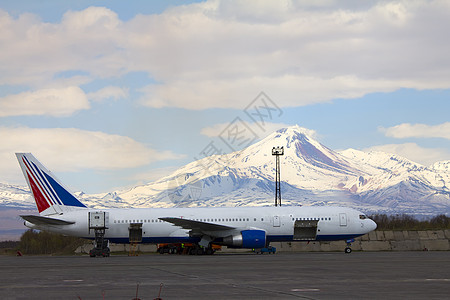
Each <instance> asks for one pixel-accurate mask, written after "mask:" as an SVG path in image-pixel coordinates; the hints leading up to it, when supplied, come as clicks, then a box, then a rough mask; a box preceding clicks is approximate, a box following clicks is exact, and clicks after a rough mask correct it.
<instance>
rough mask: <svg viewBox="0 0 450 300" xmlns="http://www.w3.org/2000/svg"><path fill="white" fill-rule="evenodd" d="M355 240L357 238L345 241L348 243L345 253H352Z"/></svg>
mask: <svg viewBox="0 0 450 300" xmlns="http://www.w3.org/2000/svg"><path fill="white" fill-rule="evenodd" d="M354 241H355V239H350V240H346V241H345V242H346V243H347V247H345V250H344V252H345V253H352V248H350V247H351V246H352V243H353V242H354Z"/></svg>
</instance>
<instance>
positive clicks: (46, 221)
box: [20, 215, 75, 225]
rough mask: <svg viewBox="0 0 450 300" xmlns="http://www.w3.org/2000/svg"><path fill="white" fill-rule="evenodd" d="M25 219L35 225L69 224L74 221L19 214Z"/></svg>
mask: <svg viewBox="0 0 450 300" xmlns="http://www.w3.org/2000/svg"><path fill="white" fill-rule="evenodd" d="M20 217H21V218H22V219H24V220H25V221H28V222H30V223H33V224H35V225H71V224H75V222H69V221H64V220H60V219H54V218H48V217H41V216H35V215H23V216H20Z"/></svg>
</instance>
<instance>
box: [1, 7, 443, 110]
mask: <svg viewBox="0 0 450 300" xmlns="http://www.w3.org/2000/svg"><path fill="white" fill-rule="evenodd" d="M359 2H360V1H356V2H348V3H341V2H334V1H320V2H317V1H314V3H308V2H304V1H299V2H297V1H277V2H276V4H274V3H269V2H264V1H240V0H236V1H220V0H216V1H206V2H201V3H193V4H189V5H182V6H177V7H172V8H170V9H167V10H166V11H164V12H162V13H161V14H155V15H142V14H139V15H136V16H135V17H134V18H132V19H130V20H127V21H121V20H120V19H119V17H118V15H117V13H115V12H114V11H112V10H110V9H108V8H105V7H89V8H87V9H85V10H81V11H69V12H67V13H65V14H64V16H63V17H62V19H61V22H59V23H46V22H43V21H41V20H40V19H39V18H37V17H36V16H35V15H32V14H23V15H20V16H19V17H18V18H13V17H12V16H10V15H9V14H7V13H6V12H1V11H0V27H1V28H2V31H1V33H0V40H1V45H2V51H1V52H0V61H1V62H2V63H1V64H0V85H25V86H32V87H40V86H48V85H49V83H51V82H53V81H54V80H56V79H57V77H58V76H57V75H58V74H61V73H64V72H70V71H80V72H81V73H82V74H84V75H83V78H82V79H78V80H87V78H89V79H90V80H95V79H98V78H100V79H105V78H120V77H121V76H123V75H124V74H127V73H129V72H144V73H147V74H148V76H149V78H151V79H153V80H154V81H156V82H157V84H151V85H147V86H146V87H145V88H144V89H143V90H142V92H143V94H144V95H143V97H142V98H141V99H140V102H141V103H143V104H144V105H147V106H150V107H166V106H168V107H183V108H188V109H206V108H214V107H224V108H239V109H241V108H242V104H241V103H242V101H248V99H253V98H254V97H255V95H257V94H258V93H259V92H260V91H262V90H264V91H265V92H266V93H267V94H269V95H271V96H272V97H273V98H274V99H277V104H278V105H280V106H285V107H286V106H301V105H308V104H312V103H318V102H327V101H331V100H332V99H336V98H355V97H361V96H363V95H365V94H368V93H373V92H390V91H394V90H396V89H399V88H412V89H435V88H450V56H448V52H449V49H450V40H449V39H443V38H442V37H443V36H447V28H449V27H450V3H448V2H446V1H426V0H418V1H399V2H386V1H370V2H369V1H363V2H364V3H359Z"/></svg>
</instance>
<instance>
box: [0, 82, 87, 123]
mask: <svg viewBox="0 0 450 300" xmlns="http://www.w3.org/2000/svg"><path fill="white" fill-rule="evenodd" d="M89 107H90V105H89V101H88V100H87V97H86V95H85V93H84V92H83V91H82V90H81V89H80V88H79V87H75V86H71V87H66V88H59V89H42V90H37V91H33V92H23V93H20V94H16V95H8V96H5V97H3V98H0V117H8V116H26V115H27V116H30V115H50V116H54V117H62V116H69V115H71V114H73V113H75V112H77V111H79V110H83V109H89Z"/></svg>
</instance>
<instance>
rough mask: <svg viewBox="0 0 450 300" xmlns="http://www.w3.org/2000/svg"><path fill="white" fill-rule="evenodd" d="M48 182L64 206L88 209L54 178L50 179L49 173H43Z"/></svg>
mask: <svg viewBox="0 0 450 300" xmlns="http://www.w3.org/2000/svg"><path fill="white" fill-rule="evenodd" d="M42 173H44V175H45V177H46V178H47V180H48V182H50V185H51V186H52V188H53V190H54V191H55V192H56V194H57V195H58V197H59V199H60V200H61V201H62V202H63V204H64V205H67V206H77V207H86V205H84V204H83V203H81V202H80V201H78V199H77V198H75V197H74V196H73V195H72V194H71V193H69V192H68V191H67V190H66V189H65V188H63V187H62V186H61V185H59V183H57V182H56V181H55V180H54V179H53V178H52V177H50V176H49V175H48V174H47V173H45V172H44V171H42Z"/></svg>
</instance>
